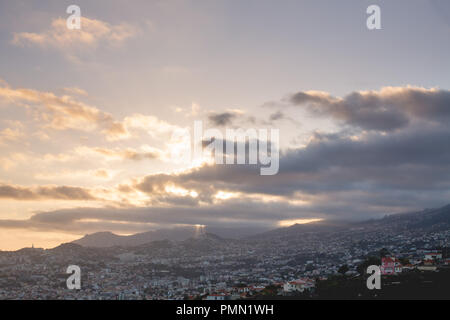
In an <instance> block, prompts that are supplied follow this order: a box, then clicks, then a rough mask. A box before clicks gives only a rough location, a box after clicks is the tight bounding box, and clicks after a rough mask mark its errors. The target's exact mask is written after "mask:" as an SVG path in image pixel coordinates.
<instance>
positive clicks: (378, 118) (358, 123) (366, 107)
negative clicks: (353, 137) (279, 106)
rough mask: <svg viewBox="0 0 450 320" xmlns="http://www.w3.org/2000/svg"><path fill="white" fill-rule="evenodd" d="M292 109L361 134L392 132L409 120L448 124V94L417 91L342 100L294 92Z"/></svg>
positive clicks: (369, 93)
mask: <svg viewBox="0 0 450 320" xmlns="http://www.w3.org/2000/svg"><path fill="white" fill-rule="evenodd" d="M289 100H290V102H291V103H292V104H294V105H297V106H300V107H305V108H306V109H307V110H309V111H311V112H313V113H314V114H316V115H320V116H324V117H331V118H333V119H336V120H338V121H341V122H343V123H344V124H346V125H349V126H352V127H357V128H360V129H363V130H376V131H386V132H387V131H393V130H397V129H401V128H405V127H407V126H408V125H409V124H410V123H411V121H413V120H427V121H431V122H439V123H442V122H448V121H449V120H450V107H449V105H450V91H448V90H439V89H425V88H419V87H384V88H382V89H381V90H379V91H361V92H352V93H350V94H348V95H347V96H345V97H344V98H339V97H333V96H331V95H330V94H328V93H325V92H317V91H306V92H298V93H296V94H294V95H292V96H291V97H290V99H289Z"/></svg>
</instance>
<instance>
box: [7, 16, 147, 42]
mask: <svg viewBox="0 0 450 320" xmlns="http://www.w3.org/2000/svg"><path fill="white" fill-rule="evenodd" d="M138 32H139V29H138V28H137V27H135V26H132V25H130V24H127V23H121V24H118V25H111V24H109V23H107V22H104V21H101V20H96V19H90V18H87V17H81V29H79V30H77V29H74V30H71V29H68V28H67V26H66V20H65V19H62V18H58V19H55V20H53V21H52V23H51V27H50V29H48V30H45V31H42V32H40V33H34V32H19V33H14V38H13V41H12V42H13V44H15V45H37V46H40V47H53V48H57V49H61V50H62V49H71V50H73V49H81V48H86V47H88V48H92V47H96V46H98V45H99V44H100V43H106V44H109V45H120V44H122V43H123V42H124V41H126V40H127V39H130V38H133V37H135V36H136V35H137V34H138Z"/></svg>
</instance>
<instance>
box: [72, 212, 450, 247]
mask: <svg viewBox="0 0 450 320" xmlns="http://www.w3.org/2000/svg"><path fill="white" fill-rule="evenodd" d="M449 228H450V205H447V206H444V207H442V208H437V209H426V210H422V211H418V212H411V213H399V214H392V215H389V216H386V217H384V218H382V219H372V220H367V221H362V222H346V221H319V222H314V223H308V224H295V225H293V226H290V227H284V228H278V229H273V230H269V231H265V232H259V233H257V231H258V230H260V231H261V229H243V228H237V229H234V230H232V229H229V228H217V227H216V228H209V227H208V233H203V234H199V230H198V229H196V228H195V227H180V228H173V229H160V230H155V231H148V232H143V233H138V234H134V235H130V236H120V235H116V234H114V233H111V232H97V233H94V234H90V235H86V236H84V237H83V238H81V239H79V240H75V241H73V242H72V243H73V244H78V245H80V246H83V247H96V248H107V247H114V246H120V247H138V246H142V245H146V244H149V243H151V242H158V241H163V242H161V243H159V244H158V245H164V246H170V242H171V241H175V242H181V245H183V246H185V248H186V249H187V250H190V249H201V250H205V249H209V248H212V247H220V245H222V244H223V243H227V242H228V241H232V240H230V238H234V239H237V238H240V239H241V240H249V241H264V242H271V241H275V240H280V241H282V240H292V241H296V240H298V239H300V238H304V237H305V236H308V235H314V234H315V235H317V234H323V235H332V234H336V233H343V232H344V233H364V232H367V231H368V230H370V231H372V232H378V231H379V232H383V231H386V230H397V231H402V230H403V231H404V230H416V231H417V230H423V231H424V232H425V231H426V232H428V231H434V230H436V231H438V230H444V229H449ZM229 235H232V236H229ZM227 239H228V240H227ZM164 240H167V241H169V242H164ZM156 244H157V243H155V245H156Z"/></svg>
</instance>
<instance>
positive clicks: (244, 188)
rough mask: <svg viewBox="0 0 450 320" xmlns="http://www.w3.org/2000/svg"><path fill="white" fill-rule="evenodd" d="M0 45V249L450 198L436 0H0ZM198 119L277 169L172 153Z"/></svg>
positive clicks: (273, 221) (449, 118)
mask: <svg viewBox="0 0 450 320" xmlns="http://www.w3.org/2000/svg"><path fill="white" fill-rule="evenodd" d="M374 3H376V4H378V5H379V6H380V8H381V19H382V29H381V30H368V29H367V27H366V19H367V14H366V8H367V7H368V6H369V5H371V4H374ZM71 4H76V5H78V6H79V7H80V8H81V15H82V20H81V30H69V29H68V28H67V27H66V19H67V17H68V16H69V15H68V14H67V13H66V8H67V7H68V6H69V5H71ZM0 53H1V58H0V115H1V117H0V250H12V249H18V248H22V247H28V246H31V244H32V243H33V244H34V245H35V246H39V247H53V246H56V245H58V244H60V243H62V242H66V241H71V240H74V239H77V238H79V237H81V236H83V235H84V234H87V233H93V232H96V231H105V230H108V231H112V232H116V233H120V234H132V233H136V232H142V231H147V230H152V229H158V228H170V227H174V226H180V225H198V224H199V225H206V226H225V227H244V226H251V227H260V228H261V230H263V229H268V228H276V227H280V226H287V225H289V224H290V223H291V222H292V223H294V222H295V221H297V222H298V221H308V220H303V219H345V220H362V219H368V218H376V217H382V216H384V215H385V214H389V213H397V212H405V211H410V210H417V209H422V208H426V207H437V206H441V205H445V204H447V203H450V146H449V141H450V126H449V125H448V124H449V122H450V91H449V89H450V59H449V53H450V2H448V1H446V0H429V1H424V0H397V1H375V0H373V1H361V0H351V1H350V0H343V1H334V0H330V1H321V0H319V1H317V0H315V1H313V0H283V1H274V0H270V1H269V0H248V1H233V0H230V1H225V0H214V1H211V0H208V1H206V0H192V1H181V0H180V1H174V0H151V1H148V0H146V1H138V0H132V1H118V0H108V1H106V0H102V1H72V0H71V1H60V0H55V1H47V0H46V1H21V0H18V1H6V0H0ZM198 120H201V121H203V123H204V126H205V127H206V128H207V127H213V128H219V129H221V130H225V129H226V128H256V129H260V128H261V129H262V128H267V129H271V128H273V129H279V130H280V141H279V146H280V148H281V155H280V169H279V173H278V174H277V175H274V176H261V175H260V174H259V170H258V168H256V167H255V166H248V165H214V164H213V163H212V162H211V159H208V158H205V159H203V161H191V162H186V161H181V160H180V157H177V155H179V154H180V152H181V153H182V152H183V150H184V148H185V147H186V143H189V141H190V140H189V139H183V136H182V137H180V135H179V134H178V135H177V133H179V132H192V128H193V125H194V121H198ZM186 137H187V136H186ZM186 137H185V138H186ZM313 221H314V220H313Z"/></svg>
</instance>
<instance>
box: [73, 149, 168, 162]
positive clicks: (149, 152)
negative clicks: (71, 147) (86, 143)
mask: <svg viewBox="0 0 450 320" xmlns="http://www.w3.org/2000/svg"><path fill="white" fill-rule="evenodd" d="M76 153H78V154H80V155H86V154H98V155H101V156H104V157H105V158H106V159H110V160H115V159H120V160H134V161H140V160H144V159H159V158H161V157H162V152H161V151H160V150H158V149H155V148H151V147H149V146H144V147H143V148H142V150H135V149H132V148H125V149H120V148H113V149H111V148H104V147H94V148H89V147H78V148H77V149H76Z"/></svg>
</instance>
